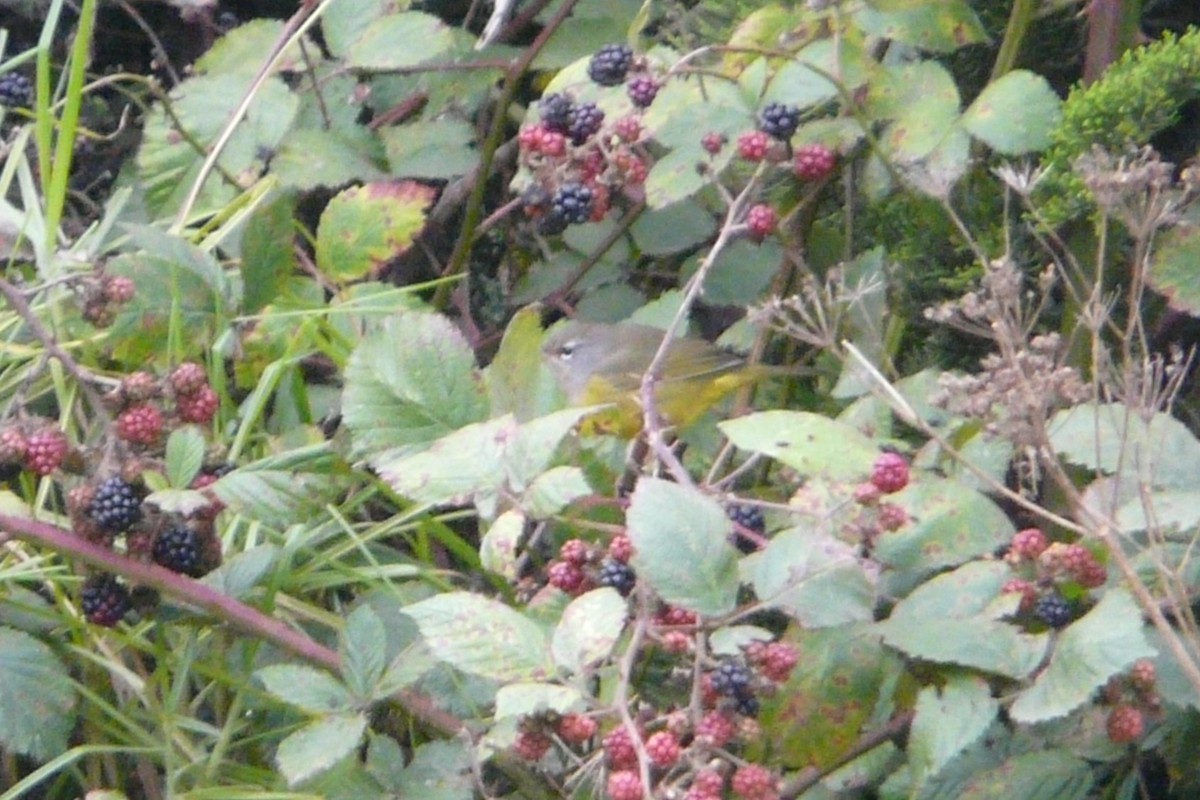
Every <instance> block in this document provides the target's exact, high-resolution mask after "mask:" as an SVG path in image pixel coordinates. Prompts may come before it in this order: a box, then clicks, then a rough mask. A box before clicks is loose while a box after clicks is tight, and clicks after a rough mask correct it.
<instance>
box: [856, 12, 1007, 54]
mask: <svg viewBox="0 0 1200 800" xmlns="http://www.w3.org/2000/svg"><path fill="white" fill-rule="evenodd" d="M855 16H856V17H857V21H858V24H859V25H860V26H861V27H862V29H863V30H864V31H866V32H867V33H870V34H872V35H875V36H883V37H887V38H889V39H894V40H896V41H898V42H903V43H904V44H911V45H913V46H914V47H920V48H922V49H924V50H931V51H933V52H936V53H950V52H953V51H955V50H957V49H958V48H960V47H965V46H967V45H969V44H976V43H978V42H983V41H986V40H987V32H986V30H985V29H984V27H983V24H982V23H981V22H980V21H979V17H978V16H976V14H975V12H974V11H973V10H972V9H971V6H970V5H968V4H967V2H965V0H936V2H927V3H921V4H920V5H915V6H911V7H908V8H894V9H892V10H889V11H884V10H882V9H877V8H871V7H870V6H864V7H863V8H861V9H860V10H859V11H858V12H857V14H856V15H855Z"/></svg>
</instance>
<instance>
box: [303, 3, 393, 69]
mask: <svg viewBox="0 0 1200 800" xmlns="http://www.w3.org/2000/svg"><path fill="white" fill-rule="evenodd" d="M395 7H396V4H395V3H393V2H391V0H371V2H362V3H330V4H329V6H327V7H326V8H324V9H322V11H323V13H322V14H321V35H322V38H323V39H324V40H325V45H326V47H328V48H329V52H330V53H332V54H333V55H335V56H337V57H339V58H344V57H345V56H347V55H348V54H349V53H350V52H351V48H353V47H354V44H355V42H357V41H358V39H359V37H360V36H362V35H363V33H364V32H366V31H367V30H368V29H369V28H370V27H371V26H372V25H374V24H375V23H376V22H377V21H378V20H379V19H381V18H382V17H385V16H387V15H388V14H389V13H394V9H395Z"/></svg>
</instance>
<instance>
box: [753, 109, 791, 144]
mask: <svg viewBox="0 0 1200 800" xmlns="http://www.w3.org/2000/svg"><path fill="white" fill-rule="evenodd" d="M799 126H800V109H798V108H796V107H795V106H785V105H784V104H783V103H767V105H766V106H765V107H764V108H763V110H762V114H760V115H759V126H758V127H759V130H761V131H762V132H763V133H765V134H767V135H768V136H771V137H773V138H775V139H779V140H781V141H784V142H786V141H787V140H788V139H790V138H792V134H793V133H795V132H796V128H798V127H799Z"/></svg>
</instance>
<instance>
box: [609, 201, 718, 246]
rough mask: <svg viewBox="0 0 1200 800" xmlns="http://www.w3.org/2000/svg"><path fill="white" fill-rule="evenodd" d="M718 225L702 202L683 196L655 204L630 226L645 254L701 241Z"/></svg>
mask: <svg viewBox="0 0 1200 800" xmlns="http://www.w3.org/2000/svg"><path fill="white" fill-rule="evenodd" d="M716 229H717V221H716V220H715V219H714V218H713V216H712V214H711V213H710V212H708V211H707V210H706V209H705V208H704V207H703V206H701V205H700V204H699V203H695V202H692V201H689V200H681V201H680V202H678V203H672V204H671V205H668V206H665V207H660V206H655V207H653V208H651V209H650V210H648V211H646V212H645V213H644V214H642V215H641V216H639V217H638V218H637V220H636V221H634V223H633V225H632V226H631V227H630V229H629V233H630V235H631V236H632V237H633V241H634V242H635V243H636V244H637V246H638V248H639V249H640V250H641V251H642V253H643V254H645V255H667V254H669V253H677V252H679V251H680V250H686V249H689V248H691V247H695V246H696V245H699V244H701V243H702V242H705V241H707V240H708V239H709V237H711V236H712V234H713V233H714V232H716Z"/></svg>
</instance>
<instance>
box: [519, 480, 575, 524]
mask: <svg viewBox="0 0 1200 800" xmlns="http://www.w3.org/2000/svg"><path fill="white" fill-rule="evenodd" d="M591 493H592V487H591V486H589V485H588V481H587V478H586V477H585V476H584V474H583V470H582V469H580V468H579V467H552V468H551V469H549V470H547V471H546V472H543V473H542V474H541V475H539V476H537V477H536V478H534V481H533V483H532V484H531V485H530V487H529V488H528V489H527V490H526V491H525V494H524V495H522V497H521V507H522V508H524V509H525V510H526V511H528V512H529V515H530V516H531V517H533V518H534V519H546V518H548V517H551V516H553V515H555V514H557V513H559V512H560V511H562V510H563V509H564V508H566V507H567V506H568V505H570V504H571V503H573V502H574V501H576V500H578V499H579V498H581V497H587V496H588V495H590V494H591Z"/></svg>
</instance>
